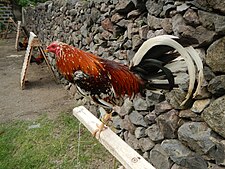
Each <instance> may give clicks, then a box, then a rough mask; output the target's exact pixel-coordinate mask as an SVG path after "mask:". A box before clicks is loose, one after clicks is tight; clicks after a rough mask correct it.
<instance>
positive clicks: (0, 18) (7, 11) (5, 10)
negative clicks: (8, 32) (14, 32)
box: [0, 2, 13, 24]
mask: <svg viewBox="0 0 225 169" xmlns="http://www.w3.org/2000/svg"><path fill="white" fill-rule="evenodd" d="M9 17H13V13H12V6H11V5H10V4H9V3H3V2H0V22H1V23H4V24H6V23H8V19H9Z"/></svg>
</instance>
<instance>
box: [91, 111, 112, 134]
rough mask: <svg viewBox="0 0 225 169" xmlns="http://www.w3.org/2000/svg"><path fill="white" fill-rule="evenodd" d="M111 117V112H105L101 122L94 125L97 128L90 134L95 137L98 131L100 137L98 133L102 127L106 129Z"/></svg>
mask: <svg viewBox="0 0 225 169" xmlns="http://www.w3.org/2000/svg"><path fill="white" fill-rule="evenodd" d="M111 117H112V113H110V114H108V113H107V114H105V115H104V117H103V118H102V123H101V124H100V125H96V126H97V129H96V130H95V131H94V132H93V133H92V135H93V136H94V137H96V135H97V133H98V136H99V137H100V133H101V132H102V131H103V130H104V129H107V126H106V125H107V124H108V123H109V121H110V120H111Z"/></svg>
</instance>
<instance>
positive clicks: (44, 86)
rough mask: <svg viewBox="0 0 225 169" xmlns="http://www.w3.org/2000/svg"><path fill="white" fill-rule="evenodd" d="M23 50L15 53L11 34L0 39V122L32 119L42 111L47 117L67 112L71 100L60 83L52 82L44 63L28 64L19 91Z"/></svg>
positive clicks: (72, 103)
mask: <svg viewBox="0 0 225 169" xmlns="http://www.w3.org/2000/svg"><path fill="white" fill-rule="evenodd" d="M24 55H25V51H19V52H17V51H16V49H15V37H14V36H11V38H9V39H0V123H2V122H8V121H11V120H15V119H21V120H32V119H36V118H37V117H39V116H40V115H42V114H46V113H47V115H48V116H49V117H50V118H54V117H56V116H57V115H58V114H59V113H62V112H69V113H70V112H71V113H72V109H73V108H74V105H75V101H74V99H73V98H72V96H70V94H69V92H68V91H66V90H65V89H64V87H63V86H62V85H61V84H56V82H55V81H54V79H53V77H52V75H51V73H50V71H49V70H48V68H47V65H46V64H45V62H44V63H42V64H41V65H36V64H35V63H32V64H30V66H29V69H28V74H27V79H28V83H26V85H25V89H24V90H21V87H20V75H21V69H22V64H23V60H24Z"/></svg>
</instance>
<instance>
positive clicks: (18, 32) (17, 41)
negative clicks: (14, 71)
mask: <svg viewBox="0 0 225 169" xmlns="http://www.w3.org/2000/svg"><path fill="white" fill-rule="evenodd" d="M20 25H21V21H18V24H17V33H16V43H15V49H16V50H18V43H19V37H20Z"/></svg>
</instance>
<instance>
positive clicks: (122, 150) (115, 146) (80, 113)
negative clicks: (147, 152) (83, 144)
mask: <svg viewBox="0 0 225 169" xmlns="http://www.w3.org/2000/svg"><path fill="white" fill-rule="evenodd" d="M73 115H74V116H75V117H76V118H77V119H78V120H79V121H80V122H81V123H82V124H83V125H84V126H85V127H86V128H87V129H88V130H89V131H90V132H91V133H93V132H94V131H95V130H96V129H97V126H96V125H100V124H101V122H100V121H99V120H98V119H97V118H96V117H95V116H94V115H93V114H92V113H91V112H89V111H88V110H87V109H86V108H85V107H83V106H79V107H76V108H74V109H73ZM96 138H97V139H98V141H99V142H100V143H101V144H102V145H103V146H104V147H105V148H106V149H107V150H108V151H109V152H110V153H111V154H112V155H113V156H114V157H115V158H116V159H117V160H118V161H119V162H120V163H121V164H122V165H123V166H124V167H125V168H126V169H155V168H154V167H153V166H152V165H151V164H150V163H148V162H147V161H146V160H145V159H144V158H143V157H142V156H141V155H140V154H138V153H137V152H136V151H135V150H134V149H132V148H131V147H130V146H129V145H128V144H127V143H125V142H124V141H123V140H122V139H121V138H120V137H119V136H117V135H116V134H115V133H114V132H113V131H112V130H111V129H110V128H107V129H105V130H104V131H102V132H101V133H100V136H96Z"/></svg>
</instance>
